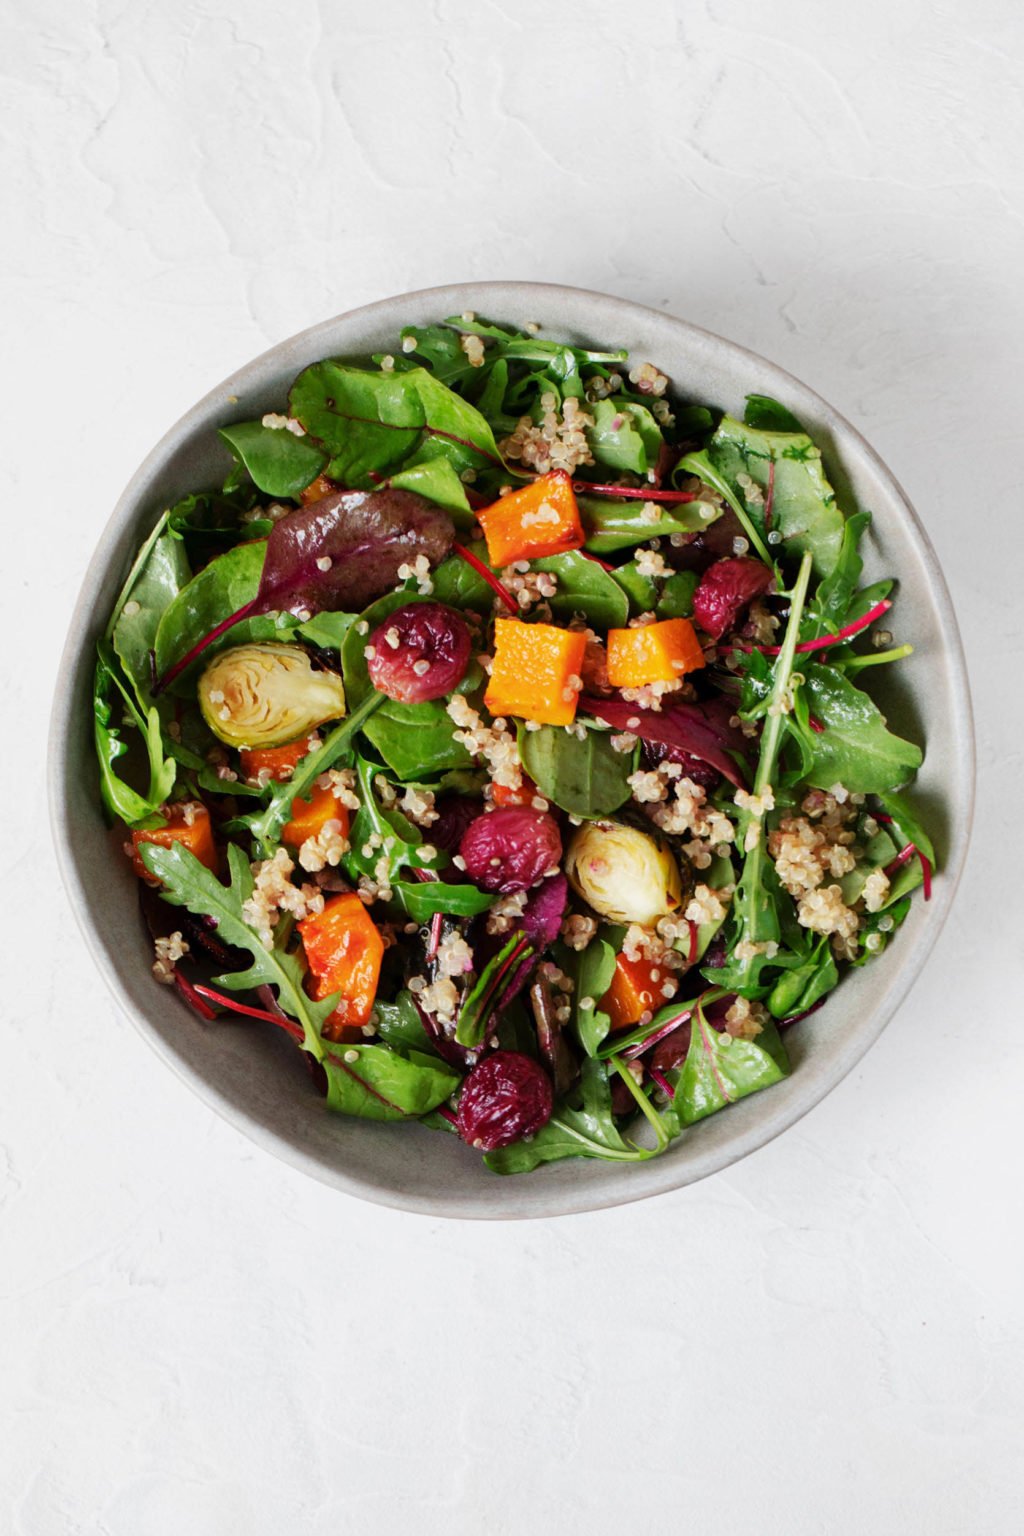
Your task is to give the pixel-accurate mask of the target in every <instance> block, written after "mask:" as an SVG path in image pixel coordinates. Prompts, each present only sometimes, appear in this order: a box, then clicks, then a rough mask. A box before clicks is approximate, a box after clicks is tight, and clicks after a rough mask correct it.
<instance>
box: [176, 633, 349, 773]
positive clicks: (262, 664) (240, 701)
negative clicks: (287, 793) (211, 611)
mask: <svg viewBox="0 0 1024 1536" xmlns="http://www.w3.org/2000/svg"><path fill="white" fill-rule="evenodd" d="M199 707H200V709H201V710H202V712H203V718H204V720H205V721H206V723H207V725H208V726H209V727H210V730H211V731H212V732H213V734H214V735H215V736H216V737H217V738H218V739H219V740H220V741H223V742H226V743H227V745H228V746H229V747H277V746H281V745H283V744H284V743H285V742H286V741H294V739H295V737H296V736H301V735H302V734H303V733H304V732H306V731H311V730H313V729H314V727H315V726H318V725H322V724H323V723H324V721H325V720H337V719H339V718H340V717H341V716H342V715H343V714H344V713H345V688H344V684H343V683H342V681H341V678H340V677H339V676H338V675H337V673H336V672H319V671H315V670H314V668H313V666H312V663H311V662H310V659H309V656H308V655H307V654H306V652H305V651H304V650H303V649H302V647H301V646H300V645H279V644H275V643H272V642H266V643H263V644H253V645H236V646H233V647H232V648H231V649H230V650H227V651H221V652H220V654H219V655H218V656H215V657H214V659H213V660H212V661H211V662H210V664H209V666H208V667H207V668H206V670H205V672H204V673H203V675H202V677H201V678H200V680H199Z"/></svg>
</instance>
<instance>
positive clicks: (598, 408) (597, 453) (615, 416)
mask: <svg viewBox="0 0 1024 1536" xmlns="http://www.w3.org/2000/svg"><path fill="white" fill-rule="evenodd" d="M589 412H590V415H592V416H593V418H594V425H593V426H592V427H588V428H587V442H588V444H589V445H590V451H591V453H592V454H593V455H594V458H595V459H596V460H597V462H598V463H599V464H608V465H610V466H611V468H612V469H618V470H626V471H627V472H629V473H630V474H634V475H646V474H647V471H648V470H649V469H653V468H654V466H655V465H656V464H657V462H658V455H659V454H660V453H661V447H662V443H663V442H664V439H663V437H662V435H661V428H660V427H659V426H658V423H657V422H656V421H655V419H654V417H653V416H652V415H651V413H650V411H649V410H648V409H647V407H646V406H643V405H630V404H628V403H625V402H619V401H615V400H595V401H594V402H593V403H592V404H591V405H590V406H589Z"/></svg>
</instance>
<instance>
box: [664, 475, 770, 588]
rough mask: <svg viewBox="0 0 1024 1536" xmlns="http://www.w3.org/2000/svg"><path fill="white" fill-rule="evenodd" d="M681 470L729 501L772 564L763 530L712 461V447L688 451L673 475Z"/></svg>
mask: <svg viewBox="0 0 1024 1536" xmlns="http://www.w3.org/2000/svg"><path fill="white" fill-rule="evenodd" d="M680 471H682V472H683V473H684V474H688V475H696V477H697V479H698V480H700V481H702V482H703V483H704V485H706V486H708V487H710V489H711V490H713V491H715V492H717V494H718V495H719V496H721V497H722V498H723V499H724V500H725V501H727V502H728V504H729V506H730V507H731V508H732V510H733V512H734V513H735V514H736V517H737V518H738V519H739V522H740V525H741V526H742V528H743V531H744V533H745V534H746V536H747V538H748V539H749V540H750V542H751V544H753V546H754V549H755V551H756V553H757V555H758V557H759V558H760V559H761V560H763V561H764V563H765V565H769V566H770V565H772V564H773V561H772V557H771V555H770V554H769V552H768V547H767V545H766V544H765V542H764V539H763V537H762V530H761V529H760V528H759V527H758V526H757V525H756V524H755V523H754V522H753V521H752V520H751V517H750V513H749V512H748V511H747V508H746V506H745V505H744V503H743V501H742V500H741V499H740V497H739V495H738V494H737V492H736V491H735V490H734V489H733V487H732V485H730V483H729V481H728V480H727V479H726V478H725V476H723V475H722V474H720V473H719V471H718V468H717V467H716V465H715V464H713V463H712V461H711V457H710V447H709V448H702V449H701V450H700V452H699V453H688V454H687V455H686V457H685V458H682V459H680V460H679V463H678V464H677V465H676V467H675V469H674V470H673V471H672V474H673V477H674V476H675V475H677V474H678V473H679V472H680ZM694 505H696V506H698V507H699V506H702V505H703V503H701V502H697V503H694Z"/></svg>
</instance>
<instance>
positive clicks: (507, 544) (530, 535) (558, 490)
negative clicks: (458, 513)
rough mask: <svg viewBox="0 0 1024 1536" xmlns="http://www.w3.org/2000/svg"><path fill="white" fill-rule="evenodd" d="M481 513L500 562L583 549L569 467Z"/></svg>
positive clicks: (491, 551)
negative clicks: (567, 469) (568, 471)
mask: <svg viewBox="0 0 1024 1536" xmlns="http://www.w3.org/2000/svg"><path fill="white" fill-rule="evenodd" d="M476 515H477V521H478V522H479V524H480V526H481V528H482V529H483V531H484V538H485V539H486V540H487V555H488V558H489V560H490V562H491V564H492V565H494V566H502V565H511V564H512V562H513V560H539V559H540V558H541V557H542V556H543V555H560V554H562V553H563V552H564V551H565V550H567V549H579V548H580V546H581V545H582V543H583V540H584V537H585V535H584V533H583V524H582V523H581V522H580V509H579V507H578V506H577V505H576V497H575V495H574V493H573V488H572V480H571V479H570V477H569V476H568V475H567V474H566V472H565V470H564V469H555V470H552V471H551V473H550V474H549V475H540V476H539V477H538V478H537V479H536V480H534V481H532V482H531V483H530V484H529V485H524V486H523V487H522V489H521V490H518V491H510V492H509V493H508V495H507V496H502V497H500V498H499V499H498V500H497V501H495V502H492V504H491V505H490V506H489V507H482V508H481V509H480V511H479V512H478V513H477V514H476Z"/></svg>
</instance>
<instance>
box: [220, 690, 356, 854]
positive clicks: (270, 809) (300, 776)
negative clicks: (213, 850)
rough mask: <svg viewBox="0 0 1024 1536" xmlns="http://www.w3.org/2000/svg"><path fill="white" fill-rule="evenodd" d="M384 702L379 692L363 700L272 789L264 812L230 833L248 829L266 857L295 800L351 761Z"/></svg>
mask: <svg viewBox="0 0 1024 1536" xmlns="http://www.w3.org/2000/svg"><path fill="white" fill-rule="evenodd" d="M381 702H382V695H381V694H379V693H374V694H370V695H369V697H368V698H366V699H364V700H363V702H362V703H361V704H360V705H359V706H358V708H356V709H353V710H352V711H351V713H350V714H349V715H347V716H346V718H345V719H344V720H342V721H341V722H340V723H339V724H338V725H336V726H335V727H334V729H333V730H332V731H331V732H330V734H329V735H328V736H327V737H326V738H325V739H324V742H323V744H322V746H319V747H317V749H316V751H315V752H309V753H307V755H306V756H305V757H303V758H302V759H300V761H299V764H298V766H297V767H296V769H295V772H294V773H293V774H292V776H291V778H290V779H285V780H283V781H281V782H280V783H277V784H275V785H274V786H273V788H272V789H271V792H270V797H269V799H268V801H267V803H266V805H264V806H263V807H262V809H261V810H259V811H253V812H251V813H250V814H249V815H246V816H239V817H237V818H236V820H235V821H233V822H231V823H229V825H228V831H230V832H242V831H246V830H247V831H248V832H249V833H250V834H251V836H252V837H253V839H254V841H255V842H256V845H257V847H258V848H259V849H260V850H261V852H263V853H264V854H266V853H267V852H269V851H272V850H273V849H274V848H276V847H277V845H278V843H279V842H280V841H281V832H282V829H283V828H284V827H285V826H286V825H287V823H288V822H289V821H290V820H291V816H292V801H293V800H294V799H296V798H297V797H298V796H300V795H301V796H302V797H303V799H308V798H309V795H310V793H311V791H312V788H313V785H314V784H315V783H316V781H317V779H318V778H319V777H320V775H321V774H322V773H326V772H327V770H328V768H333V767H335V766H336V764H337V763H339V762H343V761H346V760H348V759H350V758H351V755H352V751H353V747H354V743H355V739H356V737H357V736H358V734H359V732H360V730H361V729H362V728H363V726H364V725H365V723H366V721H367V720H368V719H369V718H370V716H371V715H372V714H373V712H374V710H375V709H377V708H379V707H380V704H381Z"/></svg>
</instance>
